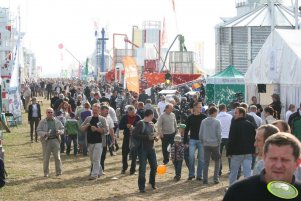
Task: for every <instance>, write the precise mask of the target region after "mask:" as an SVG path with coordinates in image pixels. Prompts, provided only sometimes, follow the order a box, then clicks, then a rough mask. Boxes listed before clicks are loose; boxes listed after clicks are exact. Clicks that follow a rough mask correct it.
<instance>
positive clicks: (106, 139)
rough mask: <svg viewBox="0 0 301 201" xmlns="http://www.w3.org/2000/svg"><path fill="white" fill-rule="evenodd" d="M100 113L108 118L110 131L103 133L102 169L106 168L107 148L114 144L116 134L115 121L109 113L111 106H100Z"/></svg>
mask: <svg viewBox="0 0 301 201" xmlns="http://www.w3.org/2000/svg"><path fill="white" fill-rule="evenodd" d="M100 115H101V116H102V117H104V118H105V119H106V123H107V127H108V129H109V130H108V132H107V133H105V135H103V143H102V144H103V151H102V155H101V160H100V164H101V167H102V170H103V171H104V170H105V160H106V155H107V149H108V147H109V148H110V146H113V144H114V141H115V139H114V138H115V135H114V122H113V120H112V118H111V116H110V115H109V107H108V106H107V105H102V106H101V107H100Z"/></svg>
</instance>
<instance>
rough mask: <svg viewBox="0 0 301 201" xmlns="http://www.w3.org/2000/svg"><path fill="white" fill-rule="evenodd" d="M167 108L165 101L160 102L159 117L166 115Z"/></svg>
mask: <svg viewBox="0 0 301 201" xmlns="http://www.w3.org/2000/svg"><path fill="white" fill-rule="evenodd" d="M165 107H166V102H165V101H160V102H159V103H158V109H159V110H160V111H159V115H161V114H163V113H164V110H165Z"/></svg>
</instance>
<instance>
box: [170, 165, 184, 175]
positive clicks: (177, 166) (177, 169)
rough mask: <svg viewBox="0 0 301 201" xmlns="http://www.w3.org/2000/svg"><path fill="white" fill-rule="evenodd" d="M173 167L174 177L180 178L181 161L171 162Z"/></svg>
mask: <svg viewBox="0 0 301 201" xmlns="http://www.w3.org/2000/svg"><path fill="white" fill-rule="evenodd" d="M172 163H173V165H174V167H175V175H176V177H179V178H181V172H182V163H183V161H173V162H172Z"/></svg>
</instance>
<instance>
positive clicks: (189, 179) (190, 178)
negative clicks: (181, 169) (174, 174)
mask: <svg viewBox="0 0 301 201" xmlns="http://www.w3.org/2000/svg"><path fill="white" fill-rule="evenodd" d="M194 178H195V177H188V179H187V180H188V181H191V180H193V179H194Z"/></svg>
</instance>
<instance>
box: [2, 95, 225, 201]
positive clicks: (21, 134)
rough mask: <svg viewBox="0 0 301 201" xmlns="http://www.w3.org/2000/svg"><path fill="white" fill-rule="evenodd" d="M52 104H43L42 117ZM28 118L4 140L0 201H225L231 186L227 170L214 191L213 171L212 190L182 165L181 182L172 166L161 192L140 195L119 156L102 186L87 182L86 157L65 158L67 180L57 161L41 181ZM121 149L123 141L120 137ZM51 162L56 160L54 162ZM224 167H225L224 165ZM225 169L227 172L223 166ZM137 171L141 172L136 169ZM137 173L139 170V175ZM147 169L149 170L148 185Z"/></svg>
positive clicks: (111, 159)
mask: <svg viewBox="0 0 301 201" xmlns="http://www.w3.org/2000/svg"><path fill="white" fill-rule="evenodd" d="M47 106H49V102H47V101H45V100H44V104H43V106H42V108H43V109H42V111H43V112H42V115H43V116H44V117H45V114H44V113H45V112H44V111H45V109H46V107H47ZM26 115H27V114H25V113H24V114H23V117H24V118H23V120H24V123H23V125H22V126H18V127H13V128H11V130H12V132H11V133H5V134H4V148H5V165H6V171H7V172H8V174H9V176H8V184H7V185H6V186H5V187H4V188H2V189H0V200H1V201H2V200H5V201H6V200H7V201H13V200H68V201H69V200H91V201H96V200H175V199H179V200H222V198H223V195H224V189H225V187H226V186H227V185H228V180H227V173H226V171H227V170H224V174H223V175H222V178H221V182H220V183H219V184H218V185H213V182H212V174H213V172H212V170H213V167H212V165H213V162H211V165H210V172H209V176H210V178H209V185H207V186H204V185H203V184H202V183H201V182H200V181H194V180H193V181H187V177H188V170H187V168H186V166H185V165H184V164H183V169H182V179H181V180H180V181H179V182H175V181H173V177H174V168H173V166H172V163H169V164H168V166H167V173H165V174H164V175H161V176H159V175H157V177H156V185H157V187H158V189H157V190H151V189H149V188H147V189H146V193H144V194H141V193H139V191H138V184H137V179H138V176H137V175H129V172H127V174H125V175H121V174H120V171H121V150H120V151H119V152H117V155H116V156H110V155H109V153H108V155H107V159H106V161H105V166H106V167H105V173H106V175H104V176H102V177H100V178H99V179H98V180H95V181H89V180H88V175H89V168H90V161H89V158H88V157H84V156H78V157H76V158H75V157H74V156H73V155H70V156H66V155H65V154H61V158H62V163H63V175H62V176H60V177H56V176H55V172H54V161H53V159H51V162H50V177H49V178H44V177H43V161H42V152H41V144H40V143H36V142H34V143H31V142H30V137H29V125H28V123H27V117H26ZM120 136H121V138H120V139H119V145H120V144H121V141H122V135H120ZM156 152H157V158H158V163H159V164H161V163H162V152H161V143H160V142H157V144H156ZM51 158H52V156H51ZM224 162H225V161H224ZM224 167H227V165H226V164H224ZM137 168H138V167H137ZM137 170H138V169H137ZM148 174H149V169H147V181H148Z"/></svg>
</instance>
